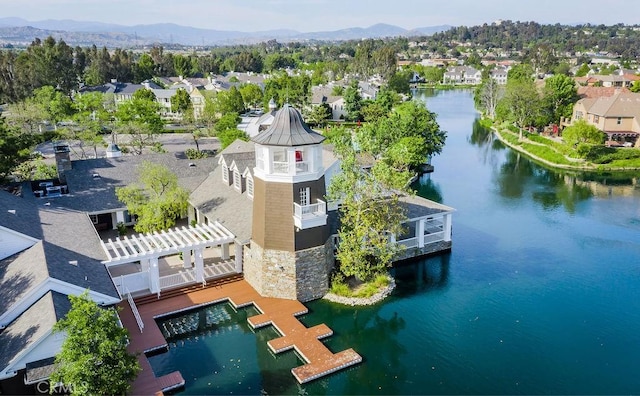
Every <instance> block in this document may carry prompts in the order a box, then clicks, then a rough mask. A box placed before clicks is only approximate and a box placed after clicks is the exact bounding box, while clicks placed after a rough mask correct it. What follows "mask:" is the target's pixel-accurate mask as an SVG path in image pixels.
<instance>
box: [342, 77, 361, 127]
mask: <svg viewBox="0 0 640 396" xmlns="http://www.w3.org/2000/svg"><path fill="white" fill-rule="evenodd" d="M361 107H362V96H360V88H359V86H358V81H352V82H351V84H349V86H348V87H347V89H346V90H345V91H344V109H345V110H346V112H347V115H346V119H347V121H358V120H361V118H362V115H361V114H360V109H361Z"/></svg>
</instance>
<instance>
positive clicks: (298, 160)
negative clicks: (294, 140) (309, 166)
mask: <svg viewBox="0 0 640 396" xmlns="http://www.w3.org/2000/svg"><path fill="white" fill-rule="evenodd" d="M302 161H304V160H303V159H302V151H301V150H296V162H302Z"/></svg>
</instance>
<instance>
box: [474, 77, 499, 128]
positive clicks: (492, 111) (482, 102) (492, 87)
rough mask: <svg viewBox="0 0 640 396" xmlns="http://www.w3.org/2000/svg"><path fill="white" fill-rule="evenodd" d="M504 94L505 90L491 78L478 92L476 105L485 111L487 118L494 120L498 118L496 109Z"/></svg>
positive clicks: (485, 81)
mask: <svg viewBox="0 0 640 396" xmlns="http://www.w3.org/2000/svg"><path fill="white" fill-rule="evenodd" d="M503 93H504V90H503V88H502V87H501V86H500V85H499V84H498V82H497V81H496V80H495V79H493V78H491V77H489V78H487V79H486V80H484V82H483V83H482V85H481V86H480V87H479V88H478V90H477V91H476V96H475V99H476V103H477V105H478V107H479V108H480V109H482V110H484V113H485V115H486V116H487V117H489V118H491V119H493V118H494V117H495V116H496V107H497V106H498V102H499V101H500V99H501V98H502V95H503Z"/></svg>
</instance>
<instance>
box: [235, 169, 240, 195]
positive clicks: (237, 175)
mask: <svg viewBox="0 0 640 396" xmlns="http://www.w3.org/2000/svg"><path fill="white" fill-rule="evenodd" d="M233 188H235V189H236V190H238V191H240V192H242V178H241V177H240V172H239V171H238V170H237V169H236V170H234V171H233Z"/></svg>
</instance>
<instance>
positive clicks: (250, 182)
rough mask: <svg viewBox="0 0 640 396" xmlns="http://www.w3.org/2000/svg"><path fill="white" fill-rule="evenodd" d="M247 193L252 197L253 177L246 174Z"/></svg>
mask: <svg viewBox="0 0 640 396" xmlns="http://www.w3.org/2000/svg"><path fill="white" fill-rule="evenodd" d="M247 195H248V196H249V198H252V199H253V177H252V176H251V175H247Z"/></svg>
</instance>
